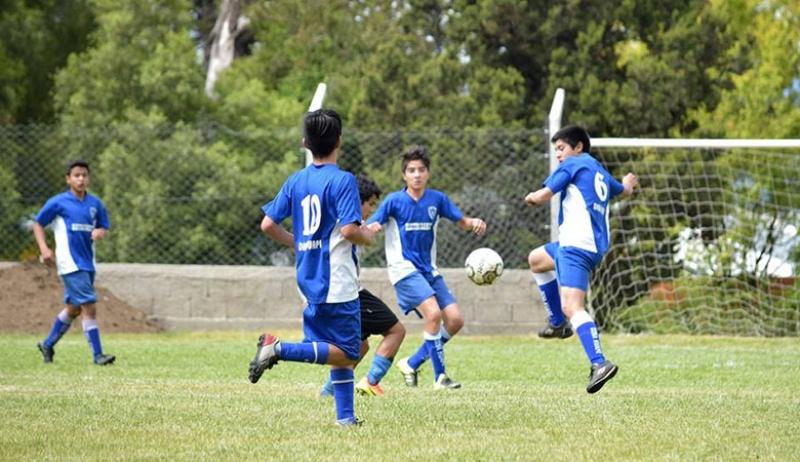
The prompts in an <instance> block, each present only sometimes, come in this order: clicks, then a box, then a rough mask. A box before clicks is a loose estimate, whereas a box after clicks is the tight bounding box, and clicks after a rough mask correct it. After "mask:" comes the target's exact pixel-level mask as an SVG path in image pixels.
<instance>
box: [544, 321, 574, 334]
mask: <svg viewBox="0 0 800 462" xmlns="http://www.w3.org/2000/svg"><path fill="white" fill-rule="evenodd" d="M539 337H541V338H570V337H572V327H570V325H569V323H568V322H567V321H564V324H561V325H560V326H553V325H551V324H550V323H548V324H547V325H546V326H545V327H543V328H542V330H540V331H539Z"/></svg>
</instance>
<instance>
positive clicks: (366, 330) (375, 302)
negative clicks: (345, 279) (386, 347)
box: [358, 289, 397, 340]
mask: <svg viewBox="0 0 800 462" xmlns="http://www.w3.org/2000/svg"><path fill="white" fill-rule="evenodd" d="M358 301H359V302H360V303H361V340H366V338H367V337H369V336H370V335H383V334H385V333H386V332H387V331H388V330H389V329H391V328H392V326H394V325H395V324H397V316H395V314H394V313H392V310H390V309H389V307H388V306H386V304H385V303H383V301H382V300H381V299H380V298H378V297H376V296H374V295H372V293H371V292H370V291H368V290H367V289H361V290H360V291H359V292H358Z"/></svg>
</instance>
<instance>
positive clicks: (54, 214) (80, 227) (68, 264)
mask: <svg viewBox="0 0 800 462" xmlns="http://www.w3.org/2000/svg"><path fill="white" fill-rule="evenodd" d="M36 222H37V223H39V224H40V225H42V226H47V225H49V224H50V223H53V234H54V235H55V239H56V268H57V269H58V274H69V273H74V272H76V271H92V272H94V271H95V255H94V241H93V240H92V231H94V229H95V228H103V229H109V226H110V224H109V221H108V213H107V212H106V207H105V205H103V202H102V201H101V200H100V199H98V198H97V197H96V196H93V195H91V194H89V193H86V194H85V195H84V196H83V199H80V198H78V196H76V195H75V194H73V193H72V191H65V192H63V193H61V194H58V195H56V196H53V197H51V198H50V199H48V200H47V202H46V203H45V204H44V207H42V209H41V210H40V211H39V214H38V215H36Z"/></svg>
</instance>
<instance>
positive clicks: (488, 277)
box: [464, 247, 503, 286]
mask: <svg viewBox="0 0 800 462" xmlns="http://www.w3.org/2000/svg"><path fill="white" fill-rule="evenodd" d="M464 267H465V269H466V270H467V277H468V278H469V280H470V281H472V282H474V283H475V284H478V285H479V286H483V285H489V284H492V283H493V282H494V281H496V280H497V278H499V277H500V275H502V274H503V259H502V258H501V257H500V255H498V254H497V252H495V251H494V250H492V249H490V248H488V247H482V248H480V249H475V250H473V251H472V253H470V254H469V256H468V257H467V261H466V262H465V263H464Z"/></svg>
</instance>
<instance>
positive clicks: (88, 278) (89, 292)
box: [61, 271, 97, 307]
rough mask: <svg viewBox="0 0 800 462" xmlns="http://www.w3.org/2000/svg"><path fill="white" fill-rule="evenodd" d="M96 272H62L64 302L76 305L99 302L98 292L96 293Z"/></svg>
mask: <svg viewBox="0 0 800 462" xmlns="http://www.w3.org/2000/svg"><path fill="white" fill-rule="evenodd" d="M94 274H95V273H94V271H75V272H73V273H69V274H62V275H61V279H62V280H63V281H64V303H66V304H67V305H72V306H76V307H78V306H81V305H85V304H87V303H97V294H95V293H94Z"/></svg>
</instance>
